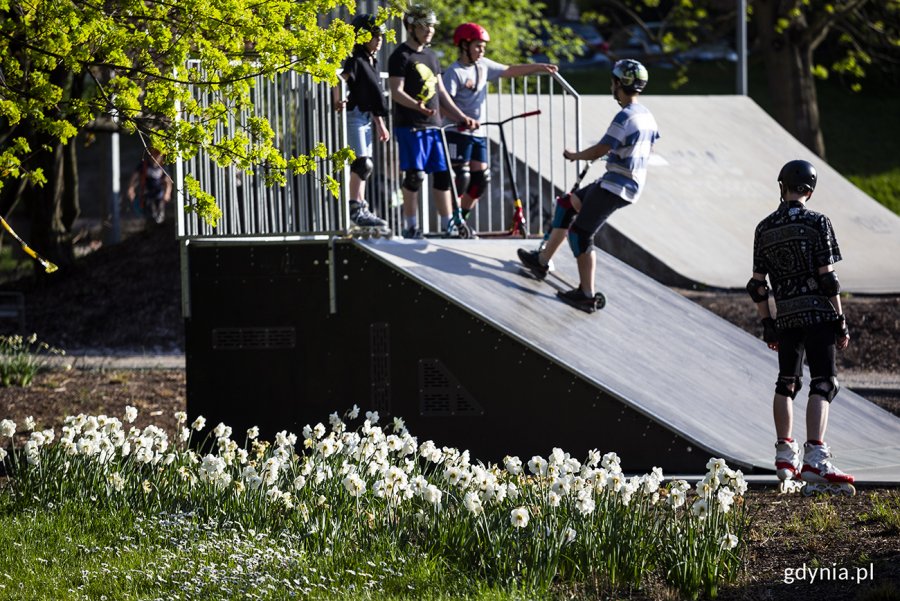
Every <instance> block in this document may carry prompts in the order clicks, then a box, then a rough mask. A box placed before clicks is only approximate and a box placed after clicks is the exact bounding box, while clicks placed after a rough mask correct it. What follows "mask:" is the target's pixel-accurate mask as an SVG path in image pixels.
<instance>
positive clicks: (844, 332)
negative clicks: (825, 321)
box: [834, 314, 850, 340]
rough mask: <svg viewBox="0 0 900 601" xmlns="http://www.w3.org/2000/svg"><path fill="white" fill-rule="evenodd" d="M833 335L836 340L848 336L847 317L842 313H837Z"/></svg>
mask: <svg viewBox="0 0 900 601" xmlns="http://www.w3.org/2000/svg"><path fill="white" fill-rule="evenodd" d="M834 335H835V336H836V337H837V339H838V340H843V339H844V338H849V337H850V328H848V327H847V318H846V317H845V316H844V315H843V314H841V315H838V318H837V321H836V322H834Z"/></svg>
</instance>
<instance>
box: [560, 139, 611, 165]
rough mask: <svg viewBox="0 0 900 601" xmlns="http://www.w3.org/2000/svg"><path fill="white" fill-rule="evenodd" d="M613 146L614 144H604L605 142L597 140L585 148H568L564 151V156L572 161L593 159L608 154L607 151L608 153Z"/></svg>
mask: <svg viewBox="0 0 900 601" xmlns="http://www.w3.org/2000/svg"><path fill="white" fill-rule="evenodd" d="M611 148H612V146H610V145H609V144H604V143H603V142H597V143H596V144H594V145H593V146H589V147H588V148H585V149H584V150H569V149H568V148H567V149H566V150H564V151H563V158H565V159H568V160H570V161H593V160H595V159H599V158H600V157H602V156H606V153H608V152H609V151H610V149H611Z"/></svg>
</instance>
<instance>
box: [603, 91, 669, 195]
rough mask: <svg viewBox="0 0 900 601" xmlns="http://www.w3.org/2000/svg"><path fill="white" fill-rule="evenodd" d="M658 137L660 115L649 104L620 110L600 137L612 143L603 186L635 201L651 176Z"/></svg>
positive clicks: (636, 104)
mask: <svg viewBox="0 0 900 601" xmlns="http://www.w3.org/2000/svg"><path fill="white" fill-rule="evenodd" d="M658 139H659V131H658V127H657V125H656V119H654V118H653V115H652V114H651V113H650V110H649V109H647V107H645V106H644V105H642V104H638V103H631V104H629V105H628V106H626V107H625V108H623V109H622V110H621V111H619V112H618V113H617V114H616V116H615V117H614V118H613V120H612V123H610V125H609V129H608V130H606V134H605V135H604V136H603V138H602V139H601V140H600V143H601V144H606V145H608V146H609V147H610V151H609V154H607V155H606V173H605V174H603V177H601V178H600V187H601V188H603V189H604V190H609V191H610V192H612V193H613V194H615V195H616V196H619V197H620V198H622V199H623V200H627V201H628V202H635V201H636V200H637V199H638V197H639V196H640V195H641V190H642V188H643V187H644V182H645V181H646V179H647V163H648V162H649V160H650V152H651V151H652V150H653V144H654V143H655V142H656V141H657V140H658Z"/></svg>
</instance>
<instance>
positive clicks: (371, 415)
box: [366, 411, 381, 426]
mask: <svg viewBox="0 0 900 601" xmlns="http://www.w3.org/2000/svg"><path fill="white" fill-rule="evenodd" d="M379 419H381V416H380V415H378V412H377V411H366V421H367V422H369V423H370V424H372V425H373V426H374V425H375V424H377V423H378V420H379Z"/></svg>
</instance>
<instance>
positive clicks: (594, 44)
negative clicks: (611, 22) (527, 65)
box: [528, 19, 610, 69]
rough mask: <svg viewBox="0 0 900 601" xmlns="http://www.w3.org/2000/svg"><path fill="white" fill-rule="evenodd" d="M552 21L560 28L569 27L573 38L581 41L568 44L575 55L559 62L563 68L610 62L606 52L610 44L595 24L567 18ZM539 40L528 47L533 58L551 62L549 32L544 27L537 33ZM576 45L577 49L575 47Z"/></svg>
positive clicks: (551, 20)
mask: <svg viewBox="0 0 900 601" xmlns="http://www.w3.org/2000/svg"><path fill="white" fill-rule="evenodd" d="M550 23H551V24H553V25H555V26H556V27H559V28H567V29H569V30H570V31H571V32H572V33H571V37H572V39H573V40H574V41H576V42H577V41H580V42H581V43H580V44H578V43H572V44H571V45H568V47H569V48H570V51H571V52H572V55H573V56H572V59H571V60H561V61H560V62H559V66H560V67H561V68H564V69H570V68H577V67H589V66H597V65H607V64H609V63H610V59H609V56H607V54H606V53H607V52H608V51H609V44H608V43H607V41H606V39H605V38H604V37H603V35H602V34H601V33H600V32H599V31H597V29H596V28H595V27H594V26H593V25H591V24H590V23H582V22H581V21H569V20H565V19H550ZM537 40H538V42H537V44H535V45H534V46H532V47H531V48H529V49H528V53H529V54H530V55H531V59H532V60H533V61H534V62H539V63H542V62H550V60H549V59H548V57H547V46H549V42H550V34H549V32H547V31H546V30H545V29H543V28H542V29H541V31H539V32H538V34H537ZM576 47H577V49H574V48H576Z"/></svg>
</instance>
